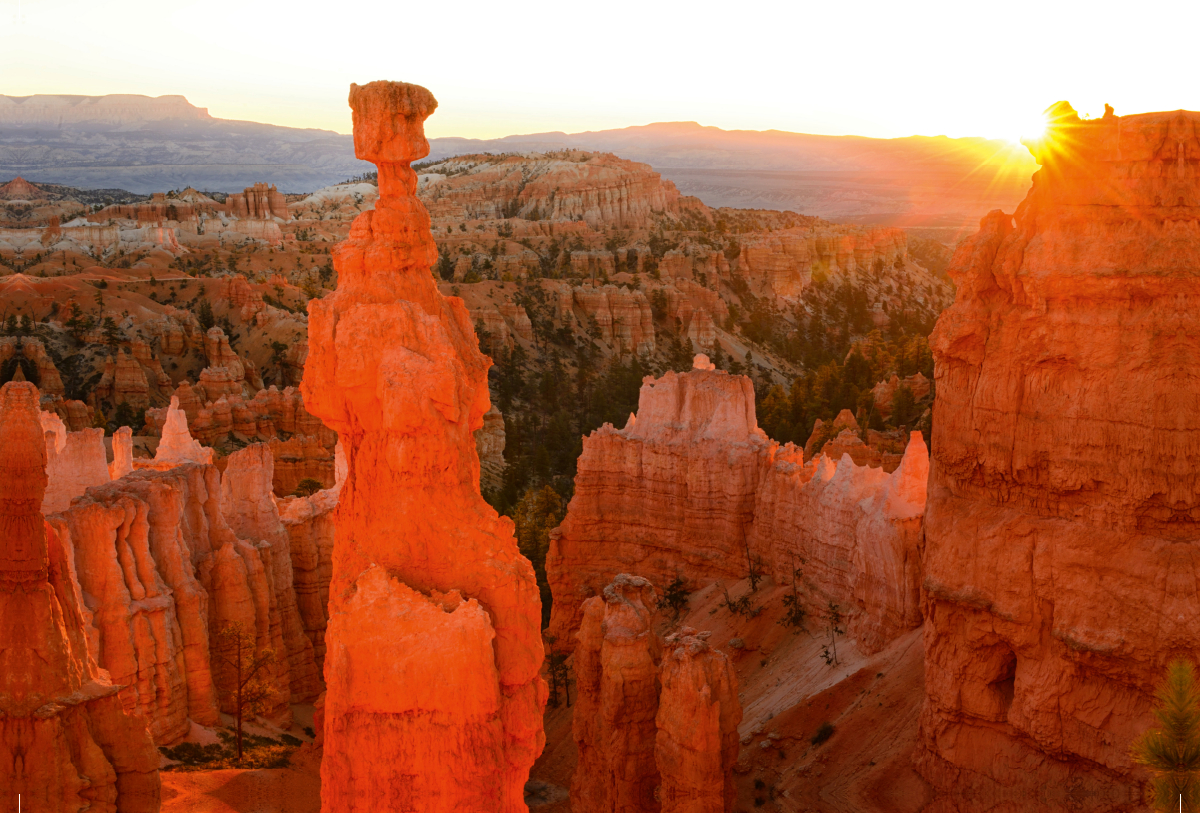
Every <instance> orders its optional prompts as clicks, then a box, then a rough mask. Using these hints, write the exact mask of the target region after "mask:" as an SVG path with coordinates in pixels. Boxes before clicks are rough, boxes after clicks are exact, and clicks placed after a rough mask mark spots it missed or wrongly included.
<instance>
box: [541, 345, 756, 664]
mask: <svg viewBox="0 0 1200 813" xmlns="http://www.w3.org/2000/svg"><path fill="white" fill-rule="evenodd" d="M697 359H698V360H697V362H696V367H695V369H693V370H691V371H689V372H687V373H683V374H677V373H673V372H668V373H666V374H665V375H664V376H662V377H661V378H658V379H653V378H647V379H646V380H645V382H644V383H643V385H642V391H641V395H640V397H639V402H638V414H637V416H636V417H634V416H630V418H629V421H628V422H627V423H626V425H625V428H624V429H614V428H613V427H612V426H611V425H609V424H605V425H604V426H602V427H601V428H600V429H597V430H596V431H595V432H593V433H592V434H591V435H590V436H588V437H586V438H584V442H583V455H582V456H581V457H580V459H579V473H578V474H577V475H576V478H575V496H574V497H573V498H572V499H571V503H570V505H569V507H568V511H567V516H566V518H565V519H564V520H563V523H562V525H561V526H560V527H559V528H558V529H557V530H556V531H554V532H553V533H552V535H551V542H550V553H549V555H548V556H547V559H546V573H547V577H548V578H549V581H550V588H551V590H552V591H553V595H554V604H553V606H552V615H551V620H550V629H551V632H552V633H553V634H554V635H556V636H557V638H558V640H559V641H561V642H564V643H565V645H567V646H570V645H573V643H574V642H573V639H572V637H571V636H572V635H573V633H574V631H575V630H576V629H578V628H579V624H580V622H581V618H582V605H583V602H584V601H585V600H586V599H587V598H588V597H589V596H595V595H599V594H600V591H601V590H603V589H604V587H605V586H606V585H607V584H608V583H609V581H610V580H611V579H612V578H613V576H615V575H616V574H618V573H631V574H635V575H638V576H642V577H645V578H648V579H650V580H651V581H652V582H654V583H656V584H659V585H668V584H670V583H671V582H672V580H673V579H675V577H676V576H680V577H682V578H684V579H686V580H689V581H701V582H702V581H709V582H711V581H713V580H715V579H719V578H725V579H733V580H737V579H739V578H743V577H744V576H745V572H746V566H747V548H746V532H747V530H748V528H749V526H750V525H751V523H752V522H753V518H754V500H755V491H756V489H757V488H758V485H759V483H760V481H761V479H762V475H763V474H764V473H765V471H766V469H767V466H768V463H769V461H770V458H771V456H772V454H773V447H774V446H775V445H776V444H773V443H772V441H771V440H770V439H768V438H767V436H766V435H765V434H764V433H763V431H762V430H761V429H759V428H758V423H757V421H756V420H755V416H754V389H753V386H752V385H751V383H750V379H749V378H746V377H745V376H734V375H729V374H727V373H725V372H721V371H717V370H713V369H709V368H710V367H711V366H712V365H711V364H710V363H709V362H708V359H707V358H705V357H703V356H698V357H697ZM699 359H703V361H702V362H701V361H699Z"/></svg>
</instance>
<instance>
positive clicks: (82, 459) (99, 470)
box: [41, 412, 112, 514]
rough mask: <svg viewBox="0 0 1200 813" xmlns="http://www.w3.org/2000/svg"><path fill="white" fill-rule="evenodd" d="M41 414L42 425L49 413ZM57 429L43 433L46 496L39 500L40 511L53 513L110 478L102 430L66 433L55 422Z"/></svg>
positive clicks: (55, 418) (56, 418)
mask: <svg viewBox="0 0 1200 813" xmlns="http://www.w3.org/2000/svg"><path fill="white" fill-rule="evenodd" d="M41 414H42V426H45V425H46V423H47V420H48V419H51V416H50V415H49V413H45V412H43V413H41ZM53 420H55V421H57V427H56V429H58V430H61V431H53V432H47V433H46V460H47V462H46V476H47V478H48V483H47V486H46V496H45V498H44V499H43V500H42V512H43V513H46V514H53V513H55V512H57V511H62V510H63V509H64V508H66V507H67V506H68V505H70V504H71V500H73V499H74V498H75V497H78V496H81V495H82V494H83V492H85V491H87V490H88V488H90V487H91V486H96V485H102V484H104V483H107V482H108V481H109V480H111V479H112V476H111V475H110V473H109V470H108V458H107V454H106V453H105V451H104V430H103V429H81V430H80V431H78V432H67V431H66V430H65V427H63V425H62V421H60V420H58V416H53Z"/></svg>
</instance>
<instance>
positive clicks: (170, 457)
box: [134, 395, 213, 471]
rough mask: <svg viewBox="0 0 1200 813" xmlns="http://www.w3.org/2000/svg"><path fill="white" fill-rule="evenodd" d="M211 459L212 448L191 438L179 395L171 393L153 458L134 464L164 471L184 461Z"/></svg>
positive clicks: (206, 460)
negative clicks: (160, 437)
mask: <svg viewBox="0 0 1200 813" xmlns="http://www.w3.org/2000/svg"><path fill="white" fill-rule="evenodd" d="M212 460H213V450H212V449H209V448H207V447H205V446H201V445H200V442H199V441H197V440H193V439H192V435H191V433H190V432H188V424H187V416H186V415H185V414H184V412H183V410H181V409H180V408H179V397H178V396H175V395H172V396H171V405H170V406H169V407H168V408H167V417H166V421H165V422H164V423H163V429H162V439H160V440H159V442H158V448H157V449H156V450H155V452H154V459H153V460H137V461H135V462H134V466H135V467H137V468H148V469H158V470H159V471H165V470H167V469H170V468H174V467H175V466H182V465H184V464H186V463H203V464H209V463H212Z"/></svg>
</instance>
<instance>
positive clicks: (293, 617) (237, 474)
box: [221, 443, 322, 703]
mask: <svg viewBox="0 0 1200 813" xmlns="http://www.w3.org/2000/svg"><path fill="white" fill-rule="evenodd" d="M273 469H274V458H273V456H272V454H271V449H270V447H269V446H267V445H266V444H265V443H256V444H253V445H251V446H247V447H246V448H245V449H242V450H240V451H237V452H234V453H233V454H231V455H229V459H228V463H227V465H226V466H225V470H224V472H223V473H222V476H221V514H222V515H223V516H224V517H225V521H226V522H228V523H229V527H230V529H231V530H232V531H233V532H234V533H235V534H237V536H238V538H239V539H243V540H246V541H247V542H250V543H252V544H253V545H254V546H255V547H256V548H257V549H258V552H259V556H260V557H262V559H263V567H264V569H265V571H266V575H267V578H268V580H269V581H270V596H271V604H270V614H271V615H270V617H271V627H270V637H271V641H272V644H273V647H272V648H273V649H274V650H275V652H276V662H275V674H276V680H277V682H278V683H279V685H281V686H282V685H285V684H286V685H287V686H288V687H289V691H290V693H291V694H290V697H289V696H284V697H283V698H281V699H282V700H283V702H284V703H286V702H288V700H289V699H290V700H291V702H296V703H302V702H306V701H309V700H312V699H314V698H315V697H316V696H317V695H318V694H319V693H320V691H321V688H322V687H321V678H320V675H319V674H318V673H317V669H316V663H315V661H314V660H313V649H312V642H311V640H309V638H308V637H307V636H306V635H305V627H304V623H303V621H302V619H301V617H300V611H299V609H298V608H297V602H296V592H295V587H294V583H293V573H292V554H291V541H290V538H289V536H288V532H287V529H286V528H285V527H284V526H283V523H282V522H281V521H280V518H279V510H278V508H277V507H276V504H275V495H274V493H273V490H272V482H273V480H274V471H273Z"/></svg>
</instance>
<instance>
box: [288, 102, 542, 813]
mask: <svg viewBox="0 0 1200 813" xmlns="http://www.w3.org/2000/svg"><path fill="white" fill-rule="evenodd" d="M350 106H351V108H352V109H353V111H354V141H355V151H356V154H357V155H358V157H360V158H363V159H366V160H370V161H372V162H374V163H375V164H376V165H377V166H378V167H379V192H380V197H379V200H378V202H377V204H376V207H375V209H374V210H373V211H368V212H364V213H363V214H362V215H360V216H359V217H358V218H357V219H356V220H355V222H354V225H353V226H352V228H351V232H350V237H349V238H348V239H347V240H346V241H345V242H344V243H342V244H341V245H339V246H338V247H337V249H335V251H334V265H335V267H336V268H337V271H338V280H339V282H338V289H337V291H336V292H335V293H333V294H332V295H330V296H328V297H326V298H324V299H321V300H314V301H313V302H312V303H310V321H309V328H310V330H309V356H308V362H307V365H306V367H305V373H304V382H303V385H302V387H301V390H302V392H303V395H304V401H305V405H306V407H307V409H308V410H309V411H310V412H311V413H312V414H313V415H315V416H317V417H318V418H320V419H321V420H322V421H324V423H325V424H326V425H327V426H329V427H331V428H332V429H334V430H336V431H337V432H338V435H339V437H340V438H341V441H342V443H343V445H344V447H345V450H346V459H347V462H348V465H349V471H348V476H347V479H346V481H345V483H344V484H343V485H342V490H341V495H340V501H339V504H338V508H337V510H336V513H335V519H336V523H337V537H336V543H335V548H334V552H333V574H332V582H331V585H330V589H329V601H330V603H329V616H330V617H329V626H328V629H327V632H326V634H325V645H326V653H325V678H326V683H327V686H328V690H327V694H326V698H325V710H324V744H325V752H324V759H323V762H322V766H321V778H322V781H321V794H322V809H323V810H325V811H327V812H328V813H340V812H341V811H359V810H361V811H367V810H380V809H393V810H412V811H434V810H437V811H443V810H457V809H461V810H491V811H503V812H508V811H524V810H525V803H524V793H523V788H524V784H525V781H526V779H527V778H528V774H529V768H530V767H531V766H532V764H533V761H534V759H535V758H536V757H537V755H538V753H540V751H541V748H542V744H543V742H544V738H543V734H542V720H541V712H542V708H543V707H544V705H545V701H546V696H547V690H546V684H545V682H544V681H543V680H542V679H541V678H540V677H539V676H538V670H539V668H540V667H541V664H542V660H543V647H542V641H541V636H540V631H539V623H538V622H539V617H540V601H539V597H538V590H537V585H536V583H535V581H534V574H533V567H532V566H531V565H530V564H529V562H528V560H526V559H525V558H524V557H522V556H521V555H520V554H519V553H518V551H517V545H516V541H515V539H514V538H513V525H512V522H511V521H510V520H508V519H506V518H502V517H500V516H498V515H497V514H496V513H495V511H493V510H492V509H491V508H490V507H489V506H488V505H487V504H486V503H485V502H484V501H483V499H482V498H481V497H480V494H479V459H478V457H477V455H476V451H475V440H474V436H473V433H474V432H475V430H477V429H479V427H480V426H482V424H483V416H484V413H485V412H486V411H487V410H488V407H489V400H488V391H487V379H486V376H487V368H488V365H489V362H488V360H487V358H486V357H485V356H483V355H482V354H481V353H480V352H479V349H478V345H477V340H476V338H475V333H474V328H473V327H472V324H471V321H470V318H469V316H468V314H467V310H466V308H465V307H464V306H463V304H462V300H460V299H458V298H446V297H443V296H442V295H441V294H439V293H438V290H437V287H436V285H435V284H434V281H433V277H432V274H431V272H430V268H431V266H432V264H433V263H434V262H436V260H437V251H436V248H435V246H434V243H433V238H432V235H431V234H430V228H429V226H430V223H429V215H428V213H427V212H426V211H425V207H424V206H423V205H422V204H421V203H420V201H418V200H417V198H416V196H415V192H416V185H417V178H416V174H415V173H414V172H413V170H412V169H411V168H410V166H409V164H410V162H411V161H413V160H416V159H419V158H421V157H424V156H425V155H427V154H428V150H429V147H428V143H427V142H426V140H425V136H424V127H423V122H424V120H425V118H426V117H427V116H428V115H429V114H430V113H432V112H433V111H434V109H435V108H436V106H437V102H436V101H435V100H434V98H433V96H432V95H431V94H430V93H429V91H427V90H425V89H424V88H421V87H417V86H415V85H407V84H403V83H392V82H374V83H371V84H369V85H365V86H361V87H360V86H357V85H355V86H352V87H351V92H350Z"/></svg>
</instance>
